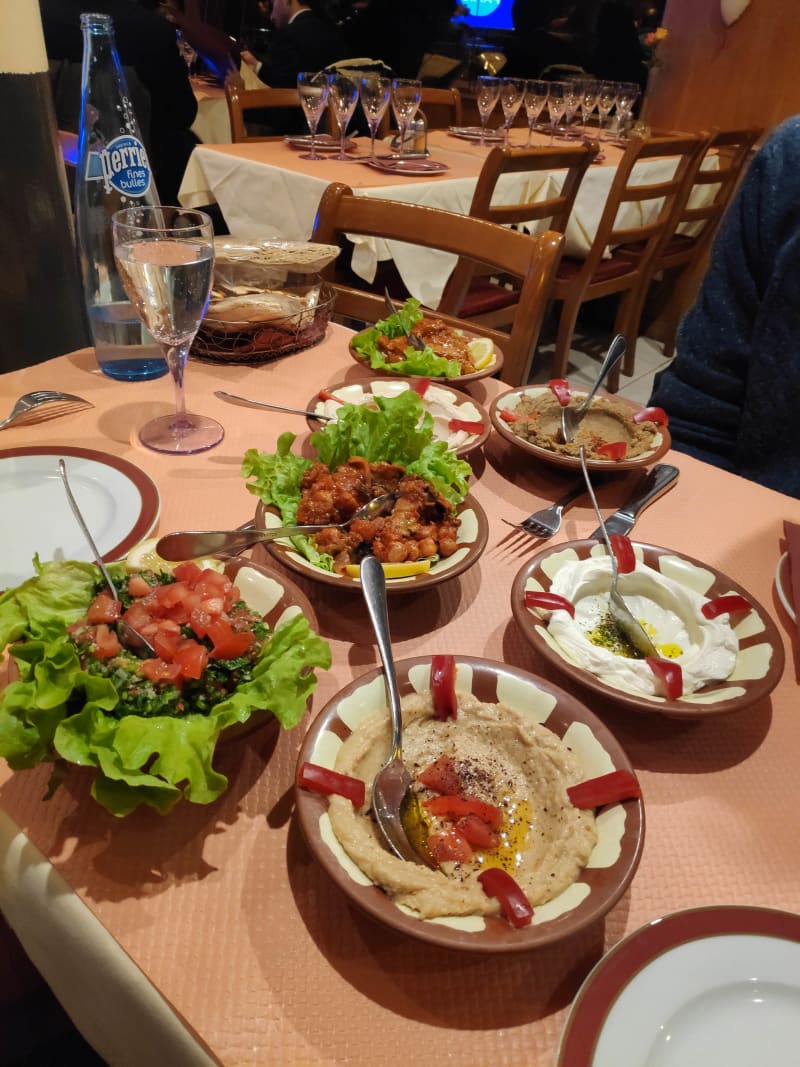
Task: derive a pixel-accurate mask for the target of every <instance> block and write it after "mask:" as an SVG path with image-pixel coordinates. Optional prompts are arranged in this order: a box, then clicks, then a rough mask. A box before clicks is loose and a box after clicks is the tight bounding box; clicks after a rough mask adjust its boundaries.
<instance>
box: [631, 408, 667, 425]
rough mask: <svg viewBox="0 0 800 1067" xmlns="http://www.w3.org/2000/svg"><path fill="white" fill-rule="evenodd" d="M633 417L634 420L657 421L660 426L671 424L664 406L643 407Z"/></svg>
mask: <svg viewBox="0 0 800 1067" xmlns="http://www.w3.org/2000/svg"><path fill="white" fill-rule="evenodd" d="M632 417H633V421H634V422H655V423H656V424H657V425H659V426H667V425H668V424H669V418H668V417H667V413H666V411H664V409H663V408H641V409H640V410H639V411H637V412H635V413H634V415H633V416H632Z"/></svg>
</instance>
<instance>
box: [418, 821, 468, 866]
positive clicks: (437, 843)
mask: <svg viewBox="0 0 800 1067" xmlns="http://www.w3.org/2000/svg"><path fill="white" fill-rule="evenodd" d="M428 851H429V852H430V854H431V855H432V856H433V858H434V860H435V862H436V863H439V864H441V863H469V861H470V860H471V859H472V849H471V847H470V844H469V842H468V841H467V839H466V838H465V837H462V836H461V834H460V833H459V832H458V831H457V830H455V829H452V828H451V829H449V830H440V831H437V832H436V833H433V834H428Z"/></svg>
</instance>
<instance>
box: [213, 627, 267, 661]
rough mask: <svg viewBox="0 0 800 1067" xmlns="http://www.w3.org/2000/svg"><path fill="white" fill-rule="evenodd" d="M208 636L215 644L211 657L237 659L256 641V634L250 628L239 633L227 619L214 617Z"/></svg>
mask: <svg viewBox="0 0 800 1067" xmlns="http://www.w3.org/2000/svg"><path fill="white" fill-rule="evenodd" d="M207 636H208V637H210V638H211V641H212V643H213V645H214V650H213V652H212V653H211V659H236V657H237V656H242V655H244V653H245V652H247V651H248V650H249V649H251V648H252V647H253V645H254V643H255V635H254V634H253V633H251V632H250V631H249V630H247V631H243V632H241V633H237V632H236V631H234V629H233V627H232V626H231V624H230V623H229V622H228V620H227V619H221V618H217V619H212V621H211V622H210V623H209V626H208V635H207Z"/></svg>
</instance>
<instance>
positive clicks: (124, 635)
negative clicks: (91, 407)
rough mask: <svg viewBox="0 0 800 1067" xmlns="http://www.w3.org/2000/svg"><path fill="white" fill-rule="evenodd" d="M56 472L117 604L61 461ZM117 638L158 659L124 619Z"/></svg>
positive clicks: (137, 653) (131, 649) (138, 653)
mask: <svg viewBox="0 0 800 1067" xmlns="http://www.w3.org/2000/svg"><path fill="white" fill-rule="evenodd" d="M58 471H59V474H60V475H61V481H62V482H63V483H64V489H65V490H66V493H67V500H68V501H69V506H70V507H71V508H72V514H73V515H74V516H75V518H76V519H77V520H78V525H79V526H80V528H81V530H82V531H83V536H84V537H85V538H86V540H87V541H88V543H89V548H91V550H92V553H93V555H94V561H95V563H96V564H97V566H98V567H99V568H100V573H101V574H102V575H103V581H104V582H105V583H106V585H107V586H108V591H109V593H111V596H112V597H113V599H114V600H115V601H117V602H119V595H118V594H117V587H116V586H115V585H114V582H113V581H112V579H111V575H110V574H109V573H108V570H107V569H106V565H105V563H103V560H102V559H101V558H100V553H99V551H98V549H97V545H96V544H95V543H94V538H93V537H92V535H91V533H90V532H89V527H88V526H87V525H86V520H85V519H84V517H83V514H82V512H81V509H80V508H79V507H78V502H77V501H76V499H75V497H74V496H73V495H72V489H71V488H70V484H69V479H68V478H67V465H66V464H65V463H64V460H63V459H60V460H59V461H58ZM117 637H118V638H119V640H120V644H122V645H123V646H124V647H125V648H127V649H128V651H129V652H133V654H134V655H135V656H139V657H140V658H141V659H149V658H156V659H157V658H158V656H157V653H156V650H155V649H154V648H153V646H152V645H151V644H150V642H149V641H148V640H147V638H146V637H144V636H143V635H142V634H140V633H139V631H138V630H135V629H134V628H133V626H131V624H130V623H128V622H125V620H124V619H117Z"/></svg>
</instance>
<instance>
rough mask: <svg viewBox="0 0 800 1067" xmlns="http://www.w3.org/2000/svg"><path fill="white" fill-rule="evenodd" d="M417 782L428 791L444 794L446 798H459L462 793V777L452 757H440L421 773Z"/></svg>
mask: <svg viewBox="0 0 800 1067" xmlns="http://www.w3.org/2000/svg"><path fill="white" fill-rule="evenodd" d="M417 781H418V782H419V784H420V785H424V786H425V788H426V789H432V790H433V791H434V792H435V793H443V794H444V795H445V796H458V794H459V793H460V792H461V777H460V776H459V773H458V771H457V770H456V765H455V763H454V762H453V757H452V756H440V757H439V758H438V759H437V760H435V761H434V762H433V763H431V764H430V765H429V766H427V767H426V768H425V770H423V771H420V773H419V774H418V775H417Z"/></svg>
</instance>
